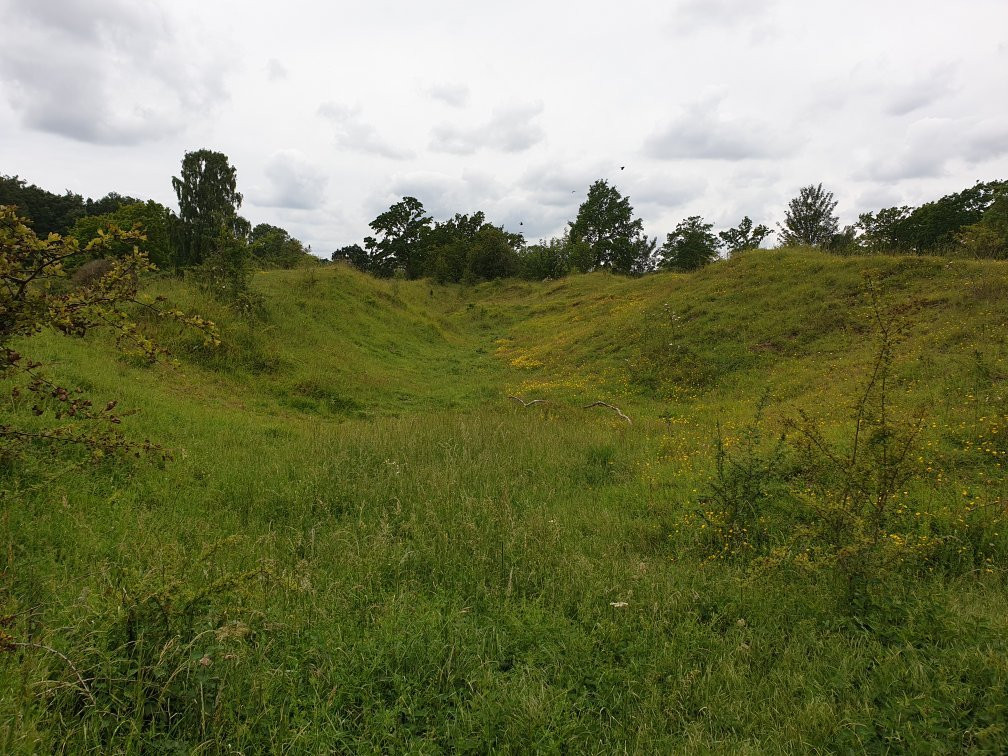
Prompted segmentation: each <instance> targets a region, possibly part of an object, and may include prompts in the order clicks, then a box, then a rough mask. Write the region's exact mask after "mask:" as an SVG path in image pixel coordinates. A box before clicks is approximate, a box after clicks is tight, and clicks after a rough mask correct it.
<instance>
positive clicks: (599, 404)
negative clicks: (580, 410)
mask: <svg viewBox="0 0 1008 756" xmlns="http://www.w3.org/2000/svg"><path fill="white" fill-rule="evenodd" d="M592 407H608V408H609V409H611V410H612V411H613V412H615V413H616V414H617V415H619V416H620V417H622V418H623V419H624V420H626V421H627V422H628V423H630V424H631V425H633V423H632V422H631V421H630V418H629V417H627V416H626V415H624V414H623V410H621V409H620V408H619V407H617V406H615V405H613V404H609V403H608V402H592V403H591V404H588V405H585V409H591V408H592Z"/></svg>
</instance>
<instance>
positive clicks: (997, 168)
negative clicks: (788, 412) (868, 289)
mask: <svg viewBox="0 0 1008 756" xmlns="http://www.w3.org/2000/svg"><path fill="white" fill-rule="evenodd" d="M0 13H2V16H0V17H2V18H3V19H4V23H3V24H2V25H0V174H5V175H18V176H20V177H22V178H24V179H27V180H28V181H29V182H30V183H35V184H38V185H39V186H42V187H44V188H46V189H49V190H51V191H58V192H61V191H64V190H66V189H70V190H73V191H75V192H78V193H80V194H83V195H84V196H91V197H96V198H97V197H100V196H102V195H104V194H106V193H108V192H110V191H116V192H119V193H120V194H127V195H131V196H136V197H140V198H144V199H146V198H153V199H156V200H158V201H159V202H162V203H164V204H166V205H168V206H170V207H177V205H176V202H175V195H174V192H173V190H172V186H171V177H172V176H176V175H179V172H180V164H181V160H182V157H183V155H184V154H185V152H186V151H189V150H195V149H200V148H208V149H212V150H217V151H220V152H223V153H225V154H226V155H228V157H229V158H230V160H231V163H232V165H234V166H235V167H236V169H237V171H238V188H239V191H241V192H242V193H243V195H244V203H243V205H242V209H241V212H242V214H243V215H244V216H245V217H247V218H248V219H249V220H250V221H252V223H253V224H255V223H261V222H266V223H272V224H274V225H278V226H282V227H284V228H286V229H287V230H288V231H290V232H291V233H292V234H293V235H294V236H296V237H298V238H299V239H301V240H302V241H303V242H305V243H306V244H310V245H311V247H312V251H313V252H314V253H315V254H317V255H320V256H323V257H328V256H329V255H330V254H331V252H332V251H333V250H335V249H337V248H339V247H341V246H343V245H346V244H351V243H359V242H361V241H362V240H363V238H364V236H365V235H367V234H369V233H370V230H369V228H368V223H369V222H370V221H371V220H372V219H374V218H375V217H376V216H377V215H378V214H379V213H381V212H382V211H384V210H385V209H387V208H388V207H389V206H390V205H391V204H393V203H394V202H396V201H398V200H399V199H400V198H402V197H403V196H407V195H411V196H415V197H417V198H418V199H420V201H421V202H423V204H424V206H425V207H426V208H427V210H428V212H429V213H430V214H431V215H433V216H434V218H435V219H436V220H440V219H444V218H447V217H450V216H451V215H452V214H454V213H456V212H465V213H471V212H474V211H476V210H483V211H484V212H485V213H486V215H487V217H488V219H489V220H491V221H492V222H494V223H496V224H503V225H504V227H505V228H507V229H508V230H510V231H521V232H523V233H524V234H525V236H526V238H527V239H528V240H529V241H530V242H534V241H536V240H538V239H540V238H547V237H549V236H553V235H558V234H560V233H562V232H563V229H564V227H565V226H566V224H567V222H568V221H570V220H573V218H574V217H575V215H576V214H577V209H578V206H579V205H580V203H581V202H582V201H583V200H584V197H585V195H586V193H587V189H588V187H589V185H590V184H591V182H593V181H594V180H596V179H605V180H607V181H609V182H610V183H611V184H613V185H615V186H616V187H617V188H618V189H619V190H620V191H621V192H622V193H623V194H624V195H626V196H628V197H629V198H630V202H631V204H632V205H633V207H634V210H635V213H636V214H637V215H638V216H639V217H641V218H643V220H644V227H645V232H646V233H648V234H649V235H651V236H657V237H659V242H660V241H661V240H663V239H664V237H665V234H667V233H668V232H670V231H672V230H673V229H674V228H675V225H676V224H677V223H678V222H679V221H680V220H682V219H684V218H686V217H688V216H691V215H701V216H703V217H704V218H705V219H706V220H707V221H708V222H711V223H713V224H714V225H715V228H716V229H720V228H725V227H728V226H734V225H736V224H737V223H738V222H739V221H740V220H741V218H742V217H743V216H744V215H748V216H749V217H751V218H752V219H753V221H755V222H757V223H765V224H767V225H769V226H771V227H773V226H774V225H775V224H776V223H777V222H779V221H781V220H782V219H783V217H784V210H785V208H786V207H787V203H788V200H789V199H791V198H792V197H794V196H795V195H796V194H797V193H798V190H799V189H800V188H801V187H802V186H805V185H808V184H818V183H820V182H821V183H822V184H823V185H824V187H825V188H826V189H828V190H830V191H832V192H833V194H834V196H835V198H836V200H837V202H838V204H837V212H838V214H839V215H840V218H841V222H842V223H852V222H854V221H855V220H856V219H857V215H858V213H859V212H863V211H865V210H875V209H878V208H881V207H888V206H892V205H902V204H908V205H918V204H921V203H922V202H925V201H927V200H930V199H936V198H938V197H940V196H942V195H943V194H948V193H950V192H954V191H959V190H961V189H963V188H965V187H967V186H970V185H971V184H973V183H974V182H975V181H977V180H991V179H1005V178H1008V96H1006V95H1008V2H1006V0H963V2H960V3H949V2H948V1H947V0H941V1H940V2H936V1H934V0H915V2H909V1H908V0H899V1H895V0H847V1H846V2H842V3H837V2H819V1H816V0H804V1H802V0H779V1H777V2H774V1H772V0H771V1H767V2H760V1H759V0H665V1H664V2H645V1H643V0H623V1H622V2H612V0H609V1H607V2H596V1H595V0H580V2H577V3H573V2H552V1H551V0H537V1H535V2H526V0H512V1H511V2H507V3H492V4H491V3H479V2H473V0H469V1H468V2H461V1H458V2H456V1H455V0H427V1H426V2H423V3H418V2H403V1H398V0H397V1H392V0H369V2H366V3H361V2H353V3H350V2H332V1H329V2H322V1H315V2H312V1H310V0H284V2H280V3H278V2H269V3H266V2H258V0H245V1H244V2H237V1H233V0H199V1H198V2H197V1H193V0H0Z"/></svg>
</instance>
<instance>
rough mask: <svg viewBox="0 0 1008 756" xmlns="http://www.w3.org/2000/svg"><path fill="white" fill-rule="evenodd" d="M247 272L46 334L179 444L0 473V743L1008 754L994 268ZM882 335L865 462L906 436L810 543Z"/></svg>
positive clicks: (766, 255)
mask: <svg viewBox="0 0 1008 756" xmlns="http://www.w3.org/2000/svg"><path fill="white" fill-rule="evenodd" d="M866 277H867V278H866ZM868 282H870V285H871V286H872V287H874V290H875V292H876V294H877V300H878V306H877V307H876V306H873V304H872V297H871V296H870V293H869V283H868ZM254 288H255V289H256V290H257V291H258V292H259V293H261V295H262V297H263V303H264V305H263V311H262V312H261V313H260V314H258V315H256V316H250V317H239V316H237V315H235V314H234V313H232V312H230V311H229V310H228V309H227V308H226V307H225V306H223V305H221V304H219V303H217V302H214V301H212V300H209V299H207V298H206V297H204V296H203V295H202V294H200V293H199V292H197V291H195V290H192V289H189V288H186V287H185V286H184V285H183V284H181V283H179V282H178V281H175V280H173V279H167V278H166V279H159V280H156V281H154V282H153V283H152V284H151V286H150V293H151V294H164V295H166V296H168V297H169V298H170V299H171V300H172V301H174V302H177V303H178V304H180V305H181V306H183V307H184V308H188V309H191V310H194V311H198V312H200V313H202V314H205V315H207V316H209V317H211V318H212V319H214V320H215V321H217V322H218V323H219V324H220V326H221V330H222V334H223V341H224V343H223V345H222V347H221V348H220V349H217V350H207V349H206V348H205V347H203V346H202V345H201V344H200V342H199V341H198V339H196V338H195V337H194V336H192V335H191V334H187V333H185V332H182V331H180V330H177V329H175V328H174V327H171V326H168V325H165V324H163V323H151V324H150V325H151V327H152V328H153V330H154V331H155V332H156V333H157V334H158V338H159V339H160V341H161V342H162V343H164V344H166V345H167V346H168V347H169V348H170V349H171V350H172V352H173V354H174V355H175V356H176V357H177V358H178V360H179V365H178V366H177V367H172V366H170V365H157V366H153V367H152V366H147V365H141V364H137V363H135V362H131V361H130V360H128V359H124V358H120V357H117V356H116V353H115V350H114V348H113V347H112V346H111V344H109V343H108V341H107V339H103V338H101V337H94V338H90V337H89V338H88V339H86V340H77V341H74V340H68V339H66V338H63V337H59V336H57V335H55V334H49V333H46V334H42V335H41V336H39V337H37V338H36V339H34V340H33V342H34V343H33V344H32V345H31V347H32V354H33V356H36V357H38V358H39V359H42V360H43V361H46V362H48V363H51V370H52V372H53V373H55V374H58V375H59V377H60V378H62V379H63V380H64V381H66V382H69V383H72V384H74V385H80V386H82V387H84V388H85V389H87V390H88V391H89V392H90V393H91V394H92V395H93V396H94V397H95V398H96V399H100V400H102V401H105V400H107V399H109V398H113V397H114V398H117V399H119V401H120V405H121V406H123V407H128V408H133V409H135V410H137V411H136V413H135V414H131V415H129V416H128V417H125V418H124V421H123V426H124V428H125V429H126V431H127V433H128V434H129V435H130V436H131V437H134V438H137V439H143V438H145V437H149V438H151V439H154V440H155V441H157V442H159V443H161V444H163V445H164V446H165V447H167V448H168V449H170V450H171V452H172V458H171V459H170V460H168V461H165V462H163V463H161V462H158V461H156V460H154V461H151V460H139V461H133V462H129V463H125V464H121V463H115V462H113V461H108V460H105V461H101V462H97V463H96V462H93V461H91V460H90V459H89V458H85V457H84V456H76V455H75V453H74V452H73V451H66V450H43V449H40V450H38V451H37V452H35V453H34V454H33V455H32V456H31V457H30V458H29V459H28V460H27V462H25V461H18V462H16V463H15V462H12V461H8V462H7V463H6V466H5V467H4V469H3V470H2V473H0V475H2V477H0V489H2V495H3V500H4V504H3V508H2V517H0V546H2V547H3V554H4V555H5V556H4V564H3V569H4V570H5V573H4V574H5V577H4V581H5V582H2V583H0V598H4V597H6V602H7V603H6V605H7V606H8V607H9V609H8V610H5V611H8V612H9V613H10V614H11V615H12V617H11V620H10V625H11V627H10V629H9V631H10V632H11V633H12V634H13V635H14V637H15V638H17V639H20V640H21V642H22V644H23V645H21V646H19V647H17V648H16V649H14V651H13V652H12V653H8V654H4V655H0V751H3V752H26V753H27V752H38V751H57V750H63V751H69V752H76V751H79V750H85V749H95V750H100V751H105V750H127V751H150V750H157V751H160V750H172V749H175V750H181V751H185V752H189V751H198V752H232V751H233V752H239V751H240V752H251V751H261V750H274V751H289V752H295V753H300V752H318V751H329V750H350V751H367V750H382V751H400V750H406V751H418V752H427V751H437V750H443V749H458V750H469V751H479V752H482V751H487V750H491V749H493V750H513V751H523V750H569V751H577V752H611V751H614V750H628V751H662V752H669V751H672V752H675V751H703V752H706V751H724V752H731V753H739V752H743V753H744V752H753V753H756V752H767V751H769V752H777V751H785V752H804V751H808V750H822V751H834V750H843V751H849V750H853V751H869V752H883V751H897V752H899V751H909V752H959V751H962V750H975V751H978V752H1001V751H1003V750H1005V748H1008V729H1006V727H1008V661H1006V660H1008V634H1006V632H1008V627H1006V625H1008V619H1006V617H1008V613H1006V609H1008V591H1006V587H1005V572H1004V567H1005V555H1006V553H1008V549H1006V547H1008V537H1006V536H1008V534H1006V533H1005V531H1004V530H1003V527H1004V517H1005V509H1006V505H1008V484H1006V482H1005V475H1004V466H1005V465H1006V464H1008V459H1006V455H1008V361H1006V358H1008V339H1006V334H1008V264H1004V263H990V262H984V263H981V262H970V261H961V260H948V259H943V258H914V257H871V258H861V257H850V258H841V257H834V256H827V255H823V254H820V253H816V252H812V251H802V250H789V251H779V252H765V251H759V252H753V253H750V254H746V255H743V256H740V257H738V258H736V259H733V260H731V261H728V262H724V263H718V264H716V265H713V266H710V267H708V268H706V269H703V270H701V271H700V272H698V273H696V274H693V275H689V276H686V275H673V274H661V275H654V276H648V277H645V278H641V279H623V278H618V277H613V276H609V275H605V274H592V275H586V276H573V277H570V278H565V279H561V280H556V281H546V282H542V283H525V282H517V281H499V282H493V283H488V284H483V285H480V286H476V287H457V286H439V285H435V284H432V283H430V282H428V281H418V282H407V281H377V280H374V279H371V278H369V277H366V276H363V275H361V274H358V273H356V272H354V271H352V270H350V269H347V268H343V267H338V266H337V267H332V268H322V269H310V270H298V271H276V272H267V273H260V274H257V276H256V278H255V281H254ZM880 320H881V324H882V327H885V328H892V329H894V330H898V331H899V336H898V338H895V339H894V340H893V347H894V348H893V358H892V361H891V365H889V369H888V372H887V373H886V390H885V409H884V411H885V414H886V421H887V423H888V424H887V425H880V424H879V422H878V421H879V415H880V410H879V404H878V401H877V400H878V399H879V392H878V387H879V384H878V383H876V390H875V392H874V393H871V394H870V396H869V401H866V402H865V403H862V404H861V405H860V406H861V407H862V408H863V409H866V410H867V412H868V414H869V415H871V418H872V422H871V424H870V425H871V429H872V430H873V433H872V435H871V437H870V438H868V436H867V426H866V431H865V433H866V439H867V440H865V441H864V442H863V444H864V448H865V449H867V450H868V451H866V452H864V454H867V457H862V458H860V459H865V460H866V461H863V462H860V463H859V464H860V465H861V467H863V468H864V469H863V470H862V469H861V467H858V470H857V473H858V476H859V477H858V481H860V483H859V484H861V483H863V484H864V485H868V483H865V481H874V483H872V485H876V484H877V485H883V483H884V482H885V481H886V480H888V479H887V478H886V471H887V470H888V469H889V468H888V467H886V466H885V465H887V464H888V465H890V467H891V465H892V460H891V459H889V460H888V461H886V460H883V458H882V456H881V452H880V451H879V450H880V449H882V448H883V447H885V444H886V439H887V438H888V435H887V434H888V433H889V430H892V437H893V438H896V436H897V435H898V432H899V431H900V430H901V429H906V428H907V427H909V426H911V425H913V424H914V423H915V422H918V420H920V422H921V427H920V430H919V432H918V433H917V434H916V435H914V436H913V438H912V442H911V444H910V446H909V447H907V448H908V453H907V455H906V461H905V466H904V467H905V473H906V474H905V475H904V476H903V477H899V479H898V483H899V485H898V486H890V487H891V488H892V491H889V492H888V493H887V495H886V498H885V502H884V509H885V511H884V513H883V514H884V516H880V517H879V518H878V519H877V520H876V519H873V518H874V515H873V514H872V513H871V512H869V513H868V514H866V515H864V516H863V517H861V516H859V517H858V518H854V519H851V518H848V520H844V522H843V523H842V524H841V525H837V527H836V528H834V531H835V532H833V531H830V532H832V533H833V535H830V533H827V532H826V531H827V529H826V528H825V526H824V525H823V522H825V521H829V518H830V517H832V516H833V515H834V514H836V510H837V507H838V505H837V502H838V501H840V500H841V499H842V494H843V490H845V489H843V485H842V483H843V481H844V480H846V478H843V474H842V471H841V472H837V470H836V469H833V467H831V463H830V462H829V459H828V457H826V456H824V453H819V457H818V458H819V459H820V460H821V461H822V463H823V465H822V468H821V469H819V468H817V467H816V465H814V464H811V461H812V460H814V459H815V458H816V457H815V455H816V454H817V453H818V452H817V450H816V449H815V448H809V447H810V442H811V441H815V440H818V442H820V443H821V444H823V445H825V448H826V449H827V450H831V452H832V453H835V455H838V456H839V457H843V454H844V453H847V452H849V451H850V449H851V446H852V444H853V431H852V429H853V423H854V417H855V413H856V411H857V408H858V406H859V404H858V398H859V397H860V396H862V393H863V389H864V386H865V385H866V384H867V382H868V381H869V379H870V377H871V375H872V371H873V370H874V369H875V366H876V364H877V363H876V357H877V355H878V349H879V341H880V337H879V330H880V326H879V321H880ZM887 365H888V363H887ZM512 396H518V397H522V398H523V399H525V400H532V399H544V400H546V401H545V402H543V403H541V404H536V405H534V406H529V407H523V406H521V405H520V404H519V403H518V402H516V401H514V400H513V399H510V398H509V397H512ZM763 397H766V400H765V401H761V399H762V398H763ZM597 401H604V402H607V403H609V404H612V405H615V406H617V407H619V408H620V409H621V410H622V411H623V412H624V413H625V414H626V415H627V416H628V417H629V418H630V419H631V422H630V423H627V422H625V421H624V420H622V419H621V418H620V417H619V416H618V415H617V414H616V412H614V411H612V410H611V409H609V408H607V407H604V406H597V407H592V408H588V409H586V408H585V407H586V405H589V404H591V403H594V402H597ZM764 405H765V407H764ZM760 407H762V409H759V408H760ZM9 411H10V409H9V407H5V408H3V409H0V420H2V416H3V414H4V413H8V412H9ZM756 418H761V419H760V421H759V423H756V422H755V419H756ZM789 420H790V421H792V422H789ZM757 429H758V430H759V431H760V435H759V438H758V439H757V437H756V436H755V435H754V433H755V430H757ZM880 429H882V431H885V432H882V431H880ZM887 429H888V430H887ZM785 432H786V433H787V435H788V439H789V440H788V441H786V442H785V443H784V445H783V446H781V447H780V448H779V449H778V447H777V439H778V438H779V437H780V436H781V434H782V433H785ZM717 439H720V448H721V449H722V451H723V455H727V456H722V458H721V459H722V462H723V463H724V464H722V465H720V475H719V465H718V458H719V457H718V452H717V449H718V448H719V447H718V444H717V443H716V441H717ZM859 443H860V442H859ZM812 445H813V446H814V444H812ZM893 448H895V447H893ZM820 452H821V450H820ZM775 455H777V456H775ZM740 470H741V471H742V472H739V471H740ZM838 476H839V477H838ZM894 480H895V479H894ZM880 481H881V482H880ZM897 488H898V490H897ZM872 491H876V489H872ZM876 492H877V491H876ZM869 498H870V497H869ZM736 505H737V506H739V511H738V512H736V514H735V516H734V519H733V518H732V517H730V516H729V513H728V509H730V508H731V507H732V506H736ZM726 507H727V508H726ZM733 511H734V510H733ZM866 523H869V524H871V525H872V528H874V529H870V528H869V529H866V528H868V525H866ZM875 524H877V525H878V527H877V528H876V527H875ZM735 527H737V530H734V529H732V528H735ZM743 530H744V532H743ZM837 534H840V535H837ZM845 534H846V535H845ZM841 536H842V537H849V538H850V539H851V542H850V543H846V542H841V541H838V540H837V539H838V538H841ZM830 538H833V540H832V541H831V540H829V539H830ZM851 554H855V555H857V557H858V558H857V560H851V559H850V558H849V557H850V555H851ZM852 561H858V562H859V564H857V565H855V567H856V572H857V574H856V577H857V580H856V581H854V580H853V578H852V577H851V574H852V569H854V568H852V567H851V563H852ZM855 582H856V584H855ZM2 606H4V604H0V607H2ZM0 613H2V612H0Z"/></svg>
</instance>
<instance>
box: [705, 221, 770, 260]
mask: <svg viewBox="0 0 1008 756" xmlns="http://www.w3.org/2000/svg"><path fill="white" fill-rule="evenodd" d="M772 233H773V231H771V230H770V229H769V228H767V227H766V226H764V225H763V224H762V223H761V224H759V225H758V226H756V227H753V222H752V219H751V218H750V217H749V216H748V215H747V216H745V217H744V218H742V221H741V222H740V223H739V224H738V225H737V226H736V227H735V228H729V229H727V230H725V231H719V232H718V236H719V237H720V238H721V243H722V244H723V245H724V248H725V249H726V250H728V254H729V255H735V254H738V253H739V252H742V251H743V250H746V249H758V248H759V246H760V244H762V243H763V240H764V239H766V238H767V237H768V236H770V234H772Z"/></svg>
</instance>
